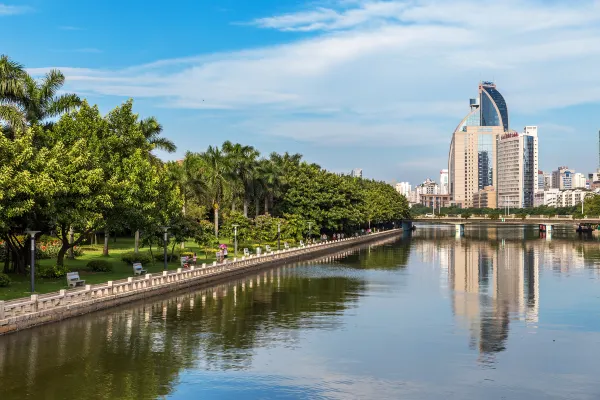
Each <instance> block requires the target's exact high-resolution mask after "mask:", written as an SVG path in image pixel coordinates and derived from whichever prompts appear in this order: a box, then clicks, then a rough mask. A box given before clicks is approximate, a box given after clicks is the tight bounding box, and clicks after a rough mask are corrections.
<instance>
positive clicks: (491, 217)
mask: <svg viewBox="0 0 600 400" xmlns="http://www.w3.org/2000/svg"><path fill="white" fill-rule="evenodd" d="M489 218H490V219H491V220H494V221H497V220H499V219H500V214H490V215H489Z"/></svg>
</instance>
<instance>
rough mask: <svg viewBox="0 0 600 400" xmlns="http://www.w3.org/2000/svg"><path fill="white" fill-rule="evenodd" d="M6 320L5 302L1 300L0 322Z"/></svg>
mask: <svg viewBox="0 0 600 400" xmlns="http://www.w3.org/2000/svg"><path fill="white" fill-rule="evenodd" d="M3 319H4V300H0V320H3Z"/></svg>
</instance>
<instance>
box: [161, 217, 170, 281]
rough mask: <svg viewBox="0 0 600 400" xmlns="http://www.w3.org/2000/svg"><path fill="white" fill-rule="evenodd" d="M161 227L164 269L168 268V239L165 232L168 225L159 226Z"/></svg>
mask: <svg viewBox="0 0 600 400" xmlns="http://www.w3.org/2000/svg"><path fill="white" fill-rule="evenodd" d="M161 228H162V229H163V232H164V237H163V244H164V261H165V267H164V270H165V271H166V270H168V269H169V266H168V264H167V240H169V234H168V233H167V231H168V230H169V227H168V226H161Z"/></svg>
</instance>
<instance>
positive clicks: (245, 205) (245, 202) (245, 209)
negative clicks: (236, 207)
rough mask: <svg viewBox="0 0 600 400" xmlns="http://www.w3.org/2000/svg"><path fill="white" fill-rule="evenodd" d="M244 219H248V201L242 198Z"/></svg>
mask: <svg viewBox="0 0 600 400" xmlns="http://www.w3.org/2000/svg"><path fill="white" fill-rule="evenodd" d="M244 217H246V218H248V199H247V198H245V197H244Z"/></svg>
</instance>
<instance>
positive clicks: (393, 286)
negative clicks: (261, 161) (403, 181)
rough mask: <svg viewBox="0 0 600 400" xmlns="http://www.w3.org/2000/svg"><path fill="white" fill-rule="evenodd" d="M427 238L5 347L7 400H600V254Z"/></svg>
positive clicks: (5, 340) (525, 234)
mask: <svg viewBox="0 0 600 400" xmlns="http://www.w3.org/2000/svg"><path fill="white" fill-rule="evenodd" d="M570 230H572V229H569V230H565V231H556V232H555V233H554V234H553V237H552V238H540V237H539V234H538V233H537V232H536V230H535V229H534V228H524V227H501V228H489V227H477V226H470V227H468V228H467V230H466V232H465V237H463V238H456V237H455V233H454V230H453V229H450V228H447V227H446V228H445V227H434V226H428V227H420V228H419V229H418V230H417V232H416V233H415V234H414V235H413V237H412V238H402V239H398V240H394V241H391V242H389V243H383V244H382V243H380V244H379V245H378V246H371V247H366V248H362V249H358V250H355V251H352V252H350V253H348V254H338V255H337V256H336V257H335V258H329V259H320V260H315V261H312V262H307V263H302V264H297V265H290V266H286V267H282V268H276V269H272V270H267V271H261V273H260V274H255V275H252V276H250V277H248V278H246V279H241V280H239V281H236V282H231V283H228V284H224V285H221V286H218V287H215V288H206V289H202V290H197V291H194V292H189V293H185V294H181V295H179V296H173V297H169V298H164V299H156V300H152V301H150V302H147V303H137V304H132V305H130V306H127V307H123V308H120V309H113V310H109V311H106V312H103V313H96V314H92V315H88V316H84V317H81V318H77V319H73V320H69V321H66V322H63V323H59V324H53V325H48V326H45V327H40V328H38V329H33V330H29V331H24V332H22V333H19V334H17V335H12V336H7V337H0V399H2V400H9V399H155V398H173V399H200V398H202V399H260V398H263V399H268V398H280V399H296V398H305V399H351V398H363V399H383V398H386V399H387V398H389V399H400V398H402V399H440V398H443V399H468V398H469V399H483V398H485V399H598V398H600V378H599V373H600V274H599V272H600V242H598V241H597V240H595V239H593V238H587V239H582V238H581V237H579V236H577V235H576V234H572V233H570V232H569V231H570Z"/></svg>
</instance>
